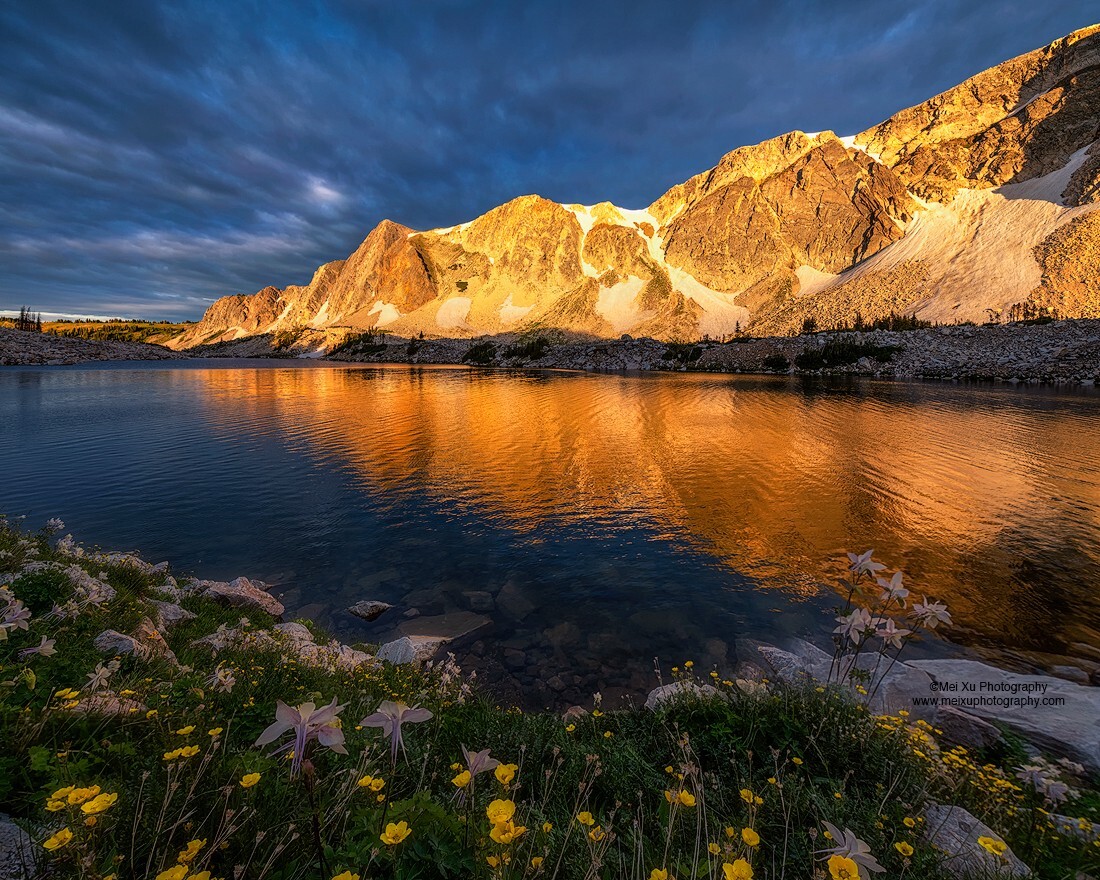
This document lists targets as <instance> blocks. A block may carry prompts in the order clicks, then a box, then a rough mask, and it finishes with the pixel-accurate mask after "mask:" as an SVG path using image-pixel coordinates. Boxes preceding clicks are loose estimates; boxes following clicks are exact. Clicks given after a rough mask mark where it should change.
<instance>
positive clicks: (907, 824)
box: [901, 816, 917, 828]
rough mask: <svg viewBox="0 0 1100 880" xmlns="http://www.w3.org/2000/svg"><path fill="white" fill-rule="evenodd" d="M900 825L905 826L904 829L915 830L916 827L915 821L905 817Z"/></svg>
mask: <svg viewBox="0 0 1100 880" xmlns="http://www.w3.org/2000/svg"><path fill="white" fill-rule="evenodd" d="M901 823H902V824H903V825H904V826H905V827H906V828H916V827H917V822H916V820H915V819H912V818H910V817H909V816H906V817H905V818H904V819H902V820H901Z"/></svg>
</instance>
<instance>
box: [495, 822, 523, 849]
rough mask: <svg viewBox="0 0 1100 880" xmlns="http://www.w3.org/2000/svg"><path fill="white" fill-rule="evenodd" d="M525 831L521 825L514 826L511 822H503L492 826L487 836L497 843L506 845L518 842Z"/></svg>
mask: <svg viewBox="0 0 1100 880" xmlns="http://www.w3.org/2000/svg"><path fill="white" fill-rule="evenodd" d="M526 830H527V829H526V828H525V827H524V826H523V825H514V824H513V823H512V822H511V821H505V822H500V823H498V824H496V825H494V826H493V830H492V831H490V832H489V836H490V837H491V838H492V839H493V840H495V841H496V842H497V843H505V844H507V843H512V842H513V841H516V840H519V838H521V837H522V836H523V833H524V832H525V831H526Z"/></svg>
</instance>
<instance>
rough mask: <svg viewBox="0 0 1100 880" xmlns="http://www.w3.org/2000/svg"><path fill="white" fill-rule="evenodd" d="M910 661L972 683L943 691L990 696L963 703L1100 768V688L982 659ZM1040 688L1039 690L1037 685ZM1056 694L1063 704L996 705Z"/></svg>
mask: <svg viewBox="0 0 1100 880" xmlns="http://www.w3.org/2000/svg"><path fill="white" fill-rule="evenodd" d="M909 665H910V666H914V667H916V668H918V669H921V670H922V671H925V672H927V673H929V674H930V675H932V677H933V678H935V679H936V680H937V681H938V682H940V683H941V684H944V685H946V684H949V683H953V682H954V683H958V685H959V687H960V688H961V686H962V683H963V682H966V683H968V684H972V685H973V686H974V687H975V690H974V691H973V692H966V691H961V690H960V691H957V692H956V691H949V692H942V693H944V694H945V695H950V696H953V697H962V698H967V697H976V698H985V699H983V702H984V703H986V705H967V706H960V707H958V708H961V709H964V710H965V711H967V712H969V713H970V714H971V715H976V716H978V717H979V718H983V719H985V720H986V721H991V722H997V723H1000V724H1003V725H1005V726H1006V727H1008V728H1010V729H1011V730H1013V731H1015V732H1016V733H1018V734H1020V735H1021V736H1023V737H1024V738H1025V739H1028V740H1030V741H1031V742H1033V743H1035V744H1036V745H1038V746H1041V747H1043V748H1046V749H1049V750H1050V751H1052V752H1055V753H1056V754H1059V755H1063V756H1065V757H1067V758H1070V759H1071V760H1074V761H1077V762H1078V763H1080V764H1084V765H1085V766H1086V767H1087V768H1088V769H1089V770H1091V771H1092V772H1093V773H1098V772H1100V688H1094V687H1086V686H1084V685H1080V684H1074V683H1073V682H1070V681H1065V680H1063V679H1061V678H1054V677H1052V676H1049V675H1020V674H1018V673H1015V672H1007V671H1005V670H1003V669H997V668H996V667H994V666H988V665H986V664H985V663H979V662H978V661H976V660H912V661H910V663H909ZM1012 688H1016V689H1017V693H1013V692H1012ZM1034 688H1037V690H1034V691H1032V690H1031V689H1034ZM1022 689H1028V690H1026V691H1025V690H1022ZM1054 698H1059V699H1061V700H1062V701H1063V703H1062V705H1057V706H1055V705H1051V704H1048V705H1046V706H1043V705H997V704H993V705H990V703H991V702H994V701H996V702H997V703H1001V702H1006V701H1011V700H1013V699H1017V700H1026V699H1031V700H1043V699H1047V700H1050V699H1054Z"/></svg>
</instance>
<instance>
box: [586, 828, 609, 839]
mask: <svg viewBox="0 0 1100 880" xmlns="http://www.w3.org/2000/svg"><path fill="white" fill-rule="evenodd" d="M605 837H607V835H606V834H605V833H604V830H603V829H602V828H601V827H600V826H599V825H596V826H595V827H594V828H593V829H592V830H591V831H589V832H588V838H589V839H590V840H592V841H593V842H594V843H599V842H600V841H601V840H603V839H604V838H605Z"/></svg>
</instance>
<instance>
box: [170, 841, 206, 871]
mask: <svg viewBox="0 0 1100 880" xmlns="http://www.w3.org/2000/svg"><path fill="white" fill-rule="evenodd" d="M204 846H206V841H205V840H192V841H191V842H190V843H188V844H187V847H186V848H185V849H182V850H180V854H179V855H178V856H176V861H177V862H179V863H180V864H181V865H190V864H191V863H192V862H193V861H195V856H197V855H198V854H199V850H200V849H202V848H203V847H204Z"/></svg>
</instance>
